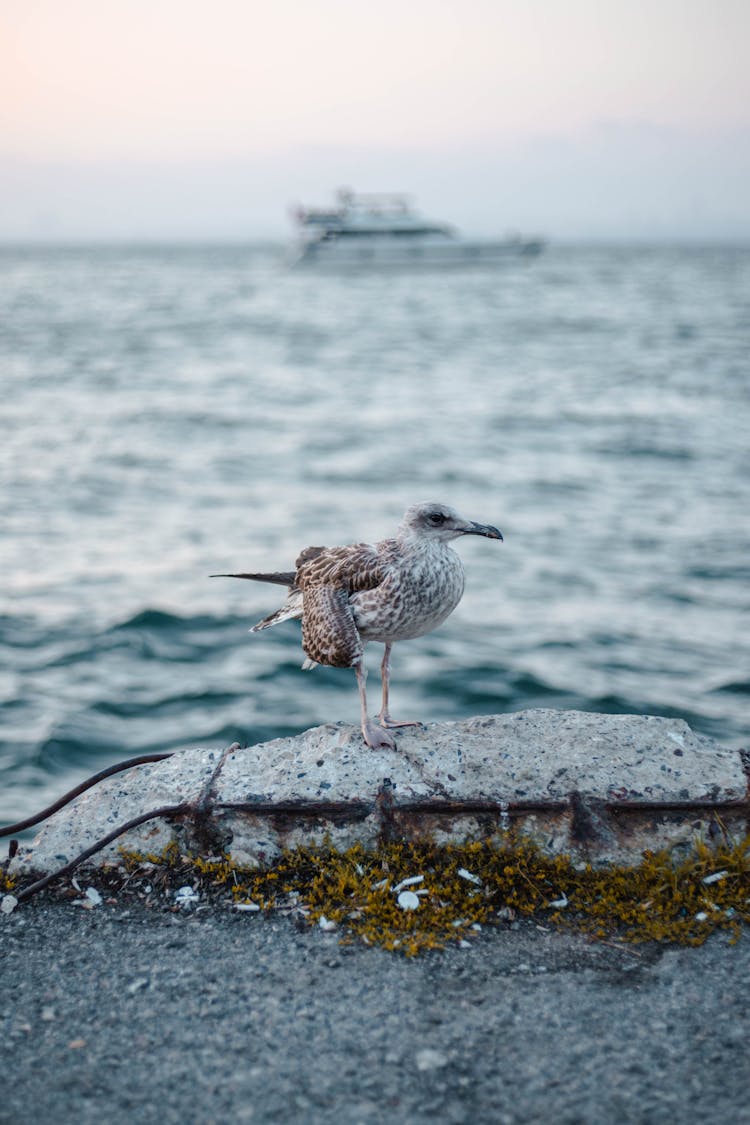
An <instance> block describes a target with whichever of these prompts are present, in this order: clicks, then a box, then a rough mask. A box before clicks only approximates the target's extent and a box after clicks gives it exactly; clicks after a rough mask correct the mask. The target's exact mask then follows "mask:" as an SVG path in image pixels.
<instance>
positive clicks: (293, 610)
mask: <svg viewBox="0 0 750 1125" xmlns="http://www.w3.org/2000/svg"><path fill="white" fill-rule="evenodd" d="M301 616H302V591H301V590H294V591H293V592H292V593H291V594H290V595H289V597H288V598H287V600H286V601H285V602H284V604H283V606H282V607H281V609H277V610H275V611H274V613H270V614H269V615H268V617H264V618H263V620H262V621H259V622H258V624H257V625H253V627H252V629H251V630H250V632H251V633H259V632H260V631H261V629H270V627H271V625H279V624H280V623H281V622H282V621H293V620H295V619H299V618H300V617H301Z"/></svg>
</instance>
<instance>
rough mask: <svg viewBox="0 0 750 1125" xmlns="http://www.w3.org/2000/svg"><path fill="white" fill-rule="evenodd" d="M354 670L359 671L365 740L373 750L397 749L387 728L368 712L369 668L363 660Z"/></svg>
mask: <svg viewBox="0 0 750 1125" xmlns="http://www.w3.org/2000/svg"><path fill="white" fill-rule="evenodd" d="M354 671H355V672H356V673H357V684H358V686H359V702H360V704H361V706H362V734H363V736H364V740H365V742H366V743H367V745H368V746H371V747H372V749H373V750H382V749H390V750H393V749H395V746H396V743H395V742H394V741H393V738H392V736H391V735H390V734H389V733H388V731H387V730H383V728H382V727H379V726H378V724H377V723H374V722H373V721H372V719H371V718H370V717H369V716H368V714H367V693H366V691H365V683H366V681H367V669H366V668H365V667H364V666H363V664H362V661H361V660H360V662H359V663H358V664H355V665H354Z"/></svg>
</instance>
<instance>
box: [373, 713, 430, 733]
mask: <svg viewBox="0 0 750 1125" xmlns="http://www.w3.org/2000/svg"><path fill="white" fill-rule="evenodd" d="M378 722H379V723H380V725H381V727H383V728H384V729H386V730H389V729H390V730H395V729H396V728H397V727H421V726H423V725H424V724H423V723H420V721H419V719H392V718H391V716H390V715H389V714H388V712H387V711H381V712H380V714H379V715H378Z"/></svg>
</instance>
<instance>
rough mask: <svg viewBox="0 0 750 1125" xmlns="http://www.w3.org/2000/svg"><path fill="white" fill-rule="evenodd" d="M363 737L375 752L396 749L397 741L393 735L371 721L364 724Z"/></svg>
mask: <svg viewBox="0 0 750 1125" xmlns="http://www.w3.org/2000/svg"><path fill="white" fill-rule="evenodd" d="M362 735H363V737H364V740H365V742H366V743H367V745H368V746H370V747H371V748H372V749H373V750H395V749H396V740H395V739H394V738H393V735H390V734H389V733H388V731H387V730H384V729H383V727H381V726H378V724H377V723H374V722H372V721H371V720H369V719H368V720H367V722H366V723H362Z"/></svg>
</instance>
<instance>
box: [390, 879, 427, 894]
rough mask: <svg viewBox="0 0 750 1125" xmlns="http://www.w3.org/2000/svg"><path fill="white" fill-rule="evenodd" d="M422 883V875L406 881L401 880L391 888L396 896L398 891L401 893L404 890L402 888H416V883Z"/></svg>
mask: <svg viewBox="0 0 750 1125" xmlns="http://www.w3.org/2000/svg"><path fill="white" fill-rule="evenodd" d="M423 882H424V875H411V876H409V878H408V879H402V880H401V882H400V883H398V884H397V885H396V886H395V887H394V888H393V893H394V894H395V895H397V894H398V892H399V891H402V890H403V889H404V887H413V886H416V884H417V883H423Z"/></svg>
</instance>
